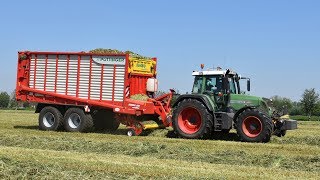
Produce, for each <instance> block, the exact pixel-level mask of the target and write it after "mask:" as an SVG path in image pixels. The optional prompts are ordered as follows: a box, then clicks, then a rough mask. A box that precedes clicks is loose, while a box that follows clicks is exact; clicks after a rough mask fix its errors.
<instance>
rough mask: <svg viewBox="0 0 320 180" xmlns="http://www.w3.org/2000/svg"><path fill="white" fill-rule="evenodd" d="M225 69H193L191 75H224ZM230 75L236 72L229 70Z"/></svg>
mask: <svg viewBox="0 0 320 180" xmlns="http://www.w3.org/2000/svg"><path fill="white" fill-rule="evenodd" d="M226 72H227V71H226V70H220V69H217V70H207V71H193V73H192V76H202V75H225V74H226ZM229 74H232V75H236V72H234V71H232V70H230V73H229Z"/></svg>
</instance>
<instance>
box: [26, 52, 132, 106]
mask: <svg viewBox="0 0 320 180" xmlns="http://www.w3.org/2000/svg"><path fill="white" fill-rule="evenodd" d="M46 61H47V63H46ZM91 66H92V67H91V75H90V56H81V60H80V63H78V55H70V60H69V65H68V57H67V55H59V56H58V60H57V56H56V55H48V59H47V60H46V56H45V55H38V56H37V58H36V56H35V55H32V59H31V62H30V81H29V86H30V88H34V89H37V90H45V91H47V92H54V93H57V94H62V95H68V96H73V97H76V95H77V87H79V88H78V97H79V98H82V99H89V96H90V99H92V100H100V98H101V100H109V101H111V100H112V95H113V94H114V101H119V102H121V101H123V92H124V78H125V71H126V70H125V65H124V64H117V65H116V67H115V68H114V65H113V64H104V65H102V64H99V63H97V62H95V61H92V63H91ZM78 69H79V71H78ZM102 71H103V73H102ZM114 71H115V77H114ZM45 76H46V78H44V77H45ZM101 76H102V77H101ZM90 78H91V84H89V82H90ZM67 80H68V83H67ZM101 80H102V81H101ZM45 81H46V82H45ZM55 85H56V86H55ZM89 86H90V87H89ZM113 87H114V88H113ZM101 89H102V94H101V93H100V92H101ZM113 89H114V92H113ZM89 90H90V92H89Z"/></svg>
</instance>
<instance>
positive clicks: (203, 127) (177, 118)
mask: <svg viewBox="0 0 320 180" xmlns="http://www.w3.org/2000/svg"><path fill="white" fill-rule="evenodd" d="M172 126H173V129H174V132H175V133H176V134H177V135H178V136H179V137H182V138H187V139H207V138H210V135H211V131H212V127H213V116H212V115H211V114H210V113H209V112H208V110H207V108H206V107H205V106H204V105H203V103H201V102H199V101H197V100H195V99H185V100H183V101H181V102H180V103H179V104H178V105H177V106H176V108H175V109H174V111H173V117H172Z"/></svg>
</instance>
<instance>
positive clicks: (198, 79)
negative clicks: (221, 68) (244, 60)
mask: <svg viewBox="0 0 320 180" xmlns="http://www.w3.org/2000/svg"><path fill="white" fill-rule="evenodd" d="M228 80H229V85H230V93H231V94H237V93H238V92H237V88H236V82H235V80H234V78H233V77H230V78H229V79H228ZM222 87H223V86H222V76H221V75H212V76H195V78H194V84H193V89H192V93H194V94H198V93H203V92H211V93H216V92H223V88H222Z"/></svg>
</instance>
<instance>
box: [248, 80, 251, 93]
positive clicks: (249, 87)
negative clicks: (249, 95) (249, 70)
mask: <svg viewBox="0 0 320 180" xmlns="http://www.w3.org/2000/svg"><path fill="white" fill-rule="evenodd" d="M250 89H251V88H250V79H248V80H247V90H248V91H250Z"/></svg>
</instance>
